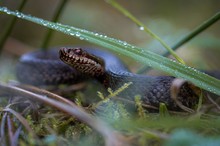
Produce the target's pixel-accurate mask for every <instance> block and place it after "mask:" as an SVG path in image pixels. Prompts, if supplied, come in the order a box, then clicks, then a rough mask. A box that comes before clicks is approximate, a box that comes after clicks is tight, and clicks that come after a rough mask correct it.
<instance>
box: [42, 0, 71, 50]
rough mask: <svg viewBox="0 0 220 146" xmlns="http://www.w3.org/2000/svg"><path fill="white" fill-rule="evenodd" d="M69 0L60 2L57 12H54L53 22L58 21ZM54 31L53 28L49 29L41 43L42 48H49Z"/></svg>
mask: <svg viewBox="0 0 220 146" xmlns="http://www.w3.org/2000/svg"><path fill="white" fill-rule="evenodd" d="M67 2H68V0H62V1H61V3H60V4H59V6H58V8H57V10H56V12H55V13H54V16H53V19H52V22H57V21H58V20H59V18H60V15H61V13H62V11H63V10H64V7H65V5H66V3H67ZM53 33H54V30H52V29H48V30H47V33H46V35H45V38H44V39H43V43H42V45H41V48H42V49H43V50H45V49H47V48H48V45H49V42H50V40H51V38H52V35H53Z"/></svg>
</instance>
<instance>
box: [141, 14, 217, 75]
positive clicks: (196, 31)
mask: <svg viewBox="0 0 220 146" xmlns="http://www.w3.org/2000/svg"><path fill="white" fill-rule="evenodd" d="M219 19H220V12H217V13H216V14H215V15H213V16H212V17H211V18H209V19H208V20H206V21H204V22H203V23H202V24H201V25H200V26H198V27H196V28H195V29H194V30H193V31H192V32H191V33H189V34H188V35H186V36H185V37H183V38H182V39H181V40H180V41H179V42H177V43H176V44H175V45H174V46H173V47H172V49H173V50H174V51H175V50H177V49H178V48H179V47H180V46H182V45H183V44H185V43H187V42H188V41H190V40H191V39H193V38H194V37H195V36H197V35H198V34H200V33H201V32H203V31H204V30H205V29H207V28H209V27H210V26H211V25H212V24H214V23H215V22H217V21H218V20H219ZM162 55H163V56H168V55H170V52H166V53H164V54H162ZM150 69H151V67H149V66H144V67H142V68H141V69H139V70H138V71H137V73H144V72H147V71H149V70H150Z"/></svg>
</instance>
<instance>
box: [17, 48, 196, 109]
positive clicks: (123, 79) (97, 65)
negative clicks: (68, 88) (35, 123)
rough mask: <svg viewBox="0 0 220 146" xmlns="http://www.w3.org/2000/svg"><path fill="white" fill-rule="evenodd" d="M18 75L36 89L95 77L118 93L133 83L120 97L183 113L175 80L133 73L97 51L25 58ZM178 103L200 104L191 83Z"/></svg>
mask: <svg viewBox="0 0 220 146" xmlns="http://www.w3.org/2000/svg"><path fill="white" fill-rule="evenodd" d="M16 75H17V78H18V80H19V81H20V82H22V83H26V84H31V85H37V86H39V85H57V84H74V83H78V82H81V81H82V80H85V79H86V78H88V77H93V78H95V79H96V80H98V81H99V82H101V83H102V84H103V85H104V86H105V87H106V88H108V87H110V88H111V89H113V90H115V89H118V88H120V87H121V86H123V85H124V84H125V83H128V82H132V84H131V85H130V86H129V87H128V88H127V89H125V90H124V91H122V93H121V94H120V95H119V96H122V97H129V98H134V96H135V95H140V96H141V100H142V102H143V103H145V104H149V105H152V106H156V107H158V106H159V104H160V103H161V102H162V103H165V104H166V106H167V108H168V109H170V110H179V109H180V108H179V106H178V105H177V104H176V102H175V101H174V100H173V99H172V98H171V90H170V89H171V86H172V82H173V81H174V80H175V77H172V76H147V75H139V74H134V73H131V72H130V71H129V70H128V68H127V67H126V66H125V65H124V64H123V63H122V61H121V60H120V59H119V58H118V57H116V56H115V55H113V54H111V53H109V52H107V51H103V50H99V49H95V48H83V49H82V48H76V47H75V48H61V49H58V48H55V49H49V50H47V51H35V52H30V53H27V54H24V55H23V56H22V57H21V58H20V61H19V63H18V65H17V68H16ZM178 100H179V101H180V102H181V104H183V105H184V106H187V107H189V108H192V107H194V106H195V105H196V104H197V103H198V95H197V94H196V92H195V91H194V89H193V88H192V86H191V84H190V83H188V82H185V83H184V84H183V85H182V86H181V87H180V89H179V93H178Z"/></svg>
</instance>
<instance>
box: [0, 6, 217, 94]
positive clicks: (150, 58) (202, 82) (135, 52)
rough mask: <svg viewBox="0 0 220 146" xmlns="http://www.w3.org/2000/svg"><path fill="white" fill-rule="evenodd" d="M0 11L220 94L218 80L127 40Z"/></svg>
mask: <svg viewBox="0 0 220 146" xmlns="http://www.w3.org/2000/svg"><path fill="white" fill-rule="evenodd" d="M0 12H4V13H6V14H8V15H13V16H16V17H18V18H21V19H25V20H28V21H31V22H34V23H36V24H39V25H42V26H45V27H47V28H50V29H54V30H57V31H60V32H63V33H65V34H68V35H71V36H74V37H77V38H79V39H82V40H85V41H88V42H91V43H94V44H97V45H99V46H103V47H105V48H108V49H111V50H113V51H116V52H118V53H121V54H124V55H126V56H129V57H131V58H133V59H135V60H137V61H139V62H142V63H144V64H146V65H149V66H151V67H153V68H156V69H159V70H162V71H164V72H166V73H168V74H170V75H173V76H175V77H179V78H183V79H186V80H188V81H191V82H192V83H194V84H195V85H197V86H198V87H201V88H203V89H205V90H208V91H210V92H212V93H215V94H218V95H220V80H218V79H215V78H213V77H211V76H209V75H207V74H204V73H202V72H200V71H198V70H196V69H194V68H191V67H188V66H186V65H184V64H181V63H178V62H176V61H173V60H170V59H168V58H165V57H163V56H160V55H157V54H155V53H153V52H151V51H144V50H142V49H141V48H138V47H136V46H133V45H130V44H128V43H127V42H124V41H121V40H117V39H114V38H110V37H107V36H105V35H100V34H98V33H94V32H90V31H87V30H84V29H79V28H76V27H72V26H68V25H63V24H60V23H53V22H50V21H46V20H43V19H40V18H37V17H33V16H30V15H25V14H23V13H20V12H18V11H10V10H9V9H7V8H6V7H0Z"/></svg>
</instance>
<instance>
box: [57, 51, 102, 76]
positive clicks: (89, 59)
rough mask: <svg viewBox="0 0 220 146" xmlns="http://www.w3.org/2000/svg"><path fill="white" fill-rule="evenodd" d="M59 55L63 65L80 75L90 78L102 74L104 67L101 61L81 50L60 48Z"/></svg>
mask: <svg viewBox="0 0 220 146" xmlns="http://www.w3.org/2000/svg"><path fill="white" fill-rule="evenodd" d="M59 55H60V59H61V60H62V61H63V62H64V63H66V64H68V65H70V66H71V67H73V68H75V69H76V70H77V71H79V72H81V73H85V74H88V75H90V76H100V75H103V74H104V70H105V67H104V63H103V60H102V59H101V58H99V57H97V56H95V55H93V54H90V53H88V52H87V51H86V50H84V49H82V48H61V49H60V51H59Z"/></svg>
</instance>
